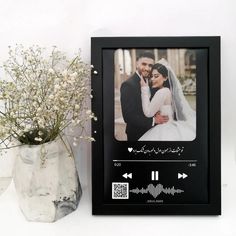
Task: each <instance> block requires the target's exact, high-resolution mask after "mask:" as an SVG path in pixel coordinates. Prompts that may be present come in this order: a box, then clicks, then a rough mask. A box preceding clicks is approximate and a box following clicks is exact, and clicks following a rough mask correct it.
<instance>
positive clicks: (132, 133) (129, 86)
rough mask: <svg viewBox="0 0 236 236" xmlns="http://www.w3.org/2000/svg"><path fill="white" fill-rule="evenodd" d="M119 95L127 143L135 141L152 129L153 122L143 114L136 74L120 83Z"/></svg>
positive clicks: (138, 80) (138, 81)
mask: <svg viewBox="0 0 236 236" xmlns="http://www.w3.org/2000/svg"><path fill="white" fill-rule="evenodd" d="M120 94H121V108H122V114H123V118H124V120H125V122H126V124H127V125H126V134H127V138H128V141H137V140H138V139H139V138H140V137H141V136H142V135H143V134H144V133H145V132H147V131H148V130H149V129H150V128H151V127H152V122H153V118H147V117H146V116H145V115H144V113H143V109H142V100H141V87H140V77H139V76H138V75H137V73H134V74H133V75H132V76H131V77H130V78H129V79H127V80H126V81H124V82H123V83H122V85H121V89H120Z"/></svg>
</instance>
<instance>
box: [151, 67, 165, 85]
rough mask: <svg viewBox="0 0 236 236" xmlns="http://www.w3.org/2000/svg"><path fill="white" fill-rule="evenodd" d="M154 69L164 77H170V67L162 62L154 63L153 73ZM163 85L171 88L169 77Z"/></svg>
mask: <svg viewBox="0 0 236 236" xmlns="http://www.w3.org/2000/svg"><path fill="white" fill-rule="evenodd" d="M153 70H157V71H158V72H159V73H160V74H161V75H162V76H163V77H164V78H167V77H168V69H167V68H166V67H165V66H164V65H162V64H160V63H156V64H154V65H153V67H152V70H151V74H152V72H153ZM163 86H164V87H167V88H170V83H169V80H168V79H167V80H166V81H164V83H163Z"/></svg>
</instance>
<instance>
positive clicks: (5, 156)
mask: <svg viewBox="0 0 236 236" xmlns="http://www.w3.org/2000/svg"><path fill="white" fill-rule="evenodd" d="M15 156H16V153H15V148H12V149H7V150H6V151H2V154H1V155H0V195H1V194H2V193H3V192H4V191H5V190H6V189H7V187H8V186H9V184H10V183H11V180H12V169H13V165H14V160H15Z"/></svg>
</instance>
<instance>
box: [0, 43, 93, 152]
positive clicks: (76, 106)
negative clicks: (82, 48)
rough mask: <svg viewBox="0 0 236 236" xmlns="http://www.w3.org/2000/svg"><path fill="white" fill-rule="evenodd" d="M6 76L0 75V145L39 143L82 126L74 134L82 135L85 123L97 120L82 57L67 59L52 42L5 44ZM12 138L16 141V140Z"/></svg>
mask: <svg viewBox="0 0 236 236" xmlns="http://www.w3.org/2000/svg"><path fill="white" fill-rule="evenodd" d="M3 69H4V71H5V72H6V78H5V79H4V80H2V79H1V80H0V147H1V149H7V148H10V147H14V146H17V145H22V144H28V145H40V144H43V143H47V142H50V141H53V140H55V139H56V138H57V137H58V136H60V137H62V136H63V134H64V132H65V129H66V128H67V127H71V128H73V126H76V127H80V129H79V130H80V132H79V133H78V134H77V135H73V136H74V137H73V139H74V143H73V144H74V145H76V144H77V142H78V141H79V140H80V139H86V140H90V141H94V139H93V138H92V137H90V136H89V135H86V133H85V132H86V130H85V124H86V122H87V121H88V120H90V119H96V117H95V116H94V114H93V113H92V111H91V110H90V109H89V108H88V105H87V100H88V99H87V98H88V97H89V96H91V95H90V92H91V91H90V84H89V81H90V79H89V74H90V66H88V65H87V64H85V63H84V62H83V61H82V60H81V57H80V52H79V53H78V54H77V55H76V56H75V57H74V58H73V59H71V60H69V59H68V58H67V56H66V55H65V54H64V53H62V52H61V51H59V50H58V49H57V48H56V47H53V48H52V50H51V51H50V52H47V50H46V49H44V48H41V47H39V46H32V47H29V48H24V47H23V46H22V45H16V47H15V48H14V49H12V48H11V47H9V58H8V60H7V61H6V62H5V63H4V64H3ZM14 140H16V141H17V142H16V143H15V144H14V142H13V141H14Z"/></svg>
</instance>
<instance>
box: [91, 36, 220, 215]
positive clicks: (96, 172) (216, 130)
mask: <svg viewBox="0 0 236 236" xmlns="http://www.w3.org/2000/svg"><path fill="white" fill-rule="evenodd" d="M147 45H148V46H147ZM161 47H163V48H208V52H209V54H208V55H209V58H208V73H209V75H208V78H209V81H208V84H209V86H208V117H209V120H208V124H209V130H208V134H209V136H208V140H209V147H208V150H209V154H208V156H209V173H208V174H209V203H208V204H169V205H168V204H164V205H157V206H153V205H143V204H131V205H128V204H119V205H116V204H114V205H113V204H105V203H104V202H103V194H104V159H103V145H104V143H103V122H99V121H102V120H103V104H102V101H103V91H102V88H103V81H102V77H103V72H102V63H103V59H102V51H103V50H104V49H118V48H161ZM91 64H92V65H93V69H92V74H91V86H92V94H93V99H92V111H93V112H94V113H95V114H96V116H97V118H98V121H92V136H93V137H94V138H95V140H96V141H95V142H93V144H92V214H93V215H220V214H221V115H220V112H221V102H220V97H221V96H220V95H221V92H220V86H221V85H220V73H221V71H220V36H212V37H93V38H91ZM96 72H97V73H96Z"/></svg>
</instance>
